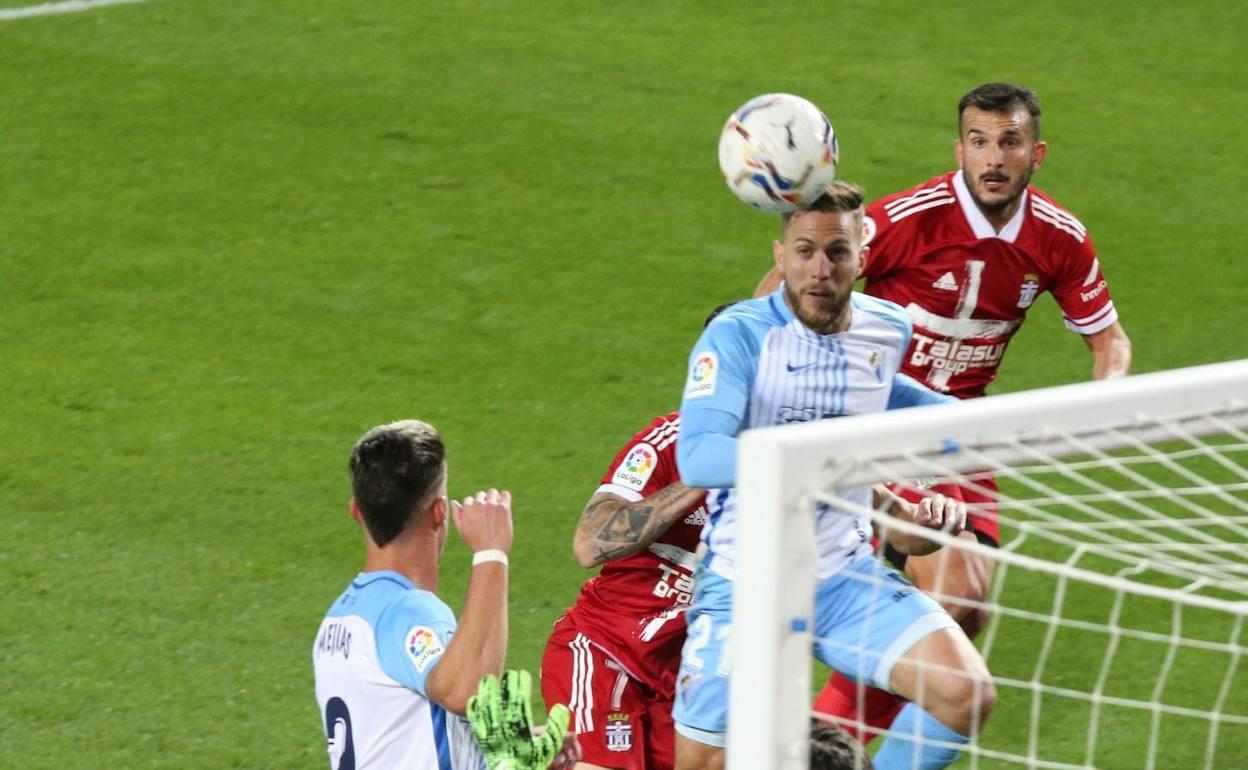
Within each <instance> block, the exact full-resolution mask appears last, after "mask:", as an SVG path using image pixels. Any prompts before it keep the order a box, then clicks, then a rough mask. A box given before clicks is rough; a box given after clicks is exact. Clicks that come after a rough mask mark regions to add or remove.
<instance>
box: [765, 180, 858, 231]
mask: <svg viewBox="0 0 1248 770" xmlns="http://www.w3.org/2000/svg"><path fill="white" fill-rule="evenodd" d="M866 199H867V194H866V193H865V192H864V191H863V189H862V188H861V187H859V186H858V185H856V184H854V183H853V182H842V181H841V180H839V179H838V180H836V181H834V182H832V183H831V184H829V185H828V186H827V189H825V190H824V191H823V195H820V196H819V197H818V198H816V199H815V200H814V201H813V202H812V203H810V204H809V205H806V206H802V207H801V208H799V209H797V210H796V211H786V212H785V213H783V214H781V215H780V233H781V234H783V233H784V232H785V231H786V230H788V229H789V222H791V221H792V220H793V217H795V216H797V215H798V214H800V213H802V212H803V211H822V212H825V213H830V214H835V213H836V212H838V211H850V212H853V213H854V218H855V219H856V220H857V221H858V224H859V225H860V226H861V225H862V217H863V212H862V204H863V202H864V201H866Z"/></svg>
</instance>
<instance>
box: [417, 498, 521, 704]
mask: <svg viewBox="0 0 1248 770" xmlns="http://www.w3.org/2000/svg"><path fill="white" fill-rule="evenodd" d="M452 512H453V515H454V520H455V527H456V528H457V529H458V530H459V535H460V537H462V538H463V539H464V542H465V543H466V544H467V545H468V547H469V548H470V549H471V550H472V551H473V553H482V552H485V551H502V552H503V553H504V554H506V553H507V552H508V551H509V550H511V540H512V523H511V493H510V492H507V491H503V492H499V491H498V490H496V489H491V490H489V491H488V492H478V493H477V494H475V495H473V496H472V497H468V498H465V499H464V501H463V502H462V503H460V502H454V503H452ZM475 561H476V560H475V559H474V562H475ZM506 654H507V565H506V564H505V563H504V562H502V561H499V560H488V561H481V562H480V563H479V564H474V566H473V568H472V576H471V577H470V578H469V580H468V598H467V599H465V600H464V611H463V613H462V615H461V616H460V619H459V627H458V628H457V629H456V631H455V636H454V637H452V638H451V641H450V643H449V644H447V646H446V652H445V653H443V654H442V658H441V659H440V660H439V661H438V664H437V665H436V666H435V667H434V668H433V670H432V671H431V672H430V673H429V678H428V679H427V680H426V682H425V689H426V691H427V692H428V694H429V698H430V699H431V700H433V701H434V702H436V703H438V704H439V705H441V706H442V707H443V708H445V709H446V710H447V711H450V712H452V713H455V714H460V715H463V714H464V713H465V711H466V709H467V708H468V698H470V697H472V695H474V694H475V693H476V691H477V683H478V682H480V681H481V677H483V676H485V675H486V674H494V675H495V676H498V675H499V674H501V673H502V672H503V661H504V658H505V656H506Z"/></svg>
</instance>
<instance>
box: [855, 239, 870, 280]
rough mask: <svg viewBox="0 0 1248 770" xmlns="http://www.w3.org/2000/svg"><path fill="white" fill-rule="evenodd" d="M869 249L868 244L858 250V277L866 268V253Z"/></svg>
mask: <svg viewBox="0 0 1248 770" xmlns="http://www.w3.org/2000/svg"><path fill="white" fill-rule="evenodd" d="M870 251H871V247H870V246H863V247H862V248H860V249H859V250H858V277H859V278H861V277H862V271H863V270H866V269H867V253H868V252H870Z"/></svg>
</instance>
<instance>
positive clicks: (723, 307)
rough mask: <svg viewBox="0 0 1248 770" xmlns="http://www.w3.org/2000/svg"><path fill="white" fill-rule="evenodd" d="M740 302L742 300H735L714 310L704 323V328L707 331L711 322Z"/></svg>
mask: <svg viewBox="0 0 1248 770" xmlns="http://www.w3.org/2000/svg"><path fill="white" fill-rule="evenodd" d="M740 301H741V300H739V299H734V300H733V301H731V302H725V303H724V304H722V305H720V306H719V307H717V308H715V309H714V310H712V311H711V314H710V315H708V316H707V317H706V321H704V322H703V323H702V328H703V329H705V328H706V327H708V326H710V325H711V321H714V320H715V319H716V318H719V314H720V313H722V312H724V311H725V310H727V309H728V308H730V307H732V306H733V305H735V304H737V303H738V302H740Z"/></svg>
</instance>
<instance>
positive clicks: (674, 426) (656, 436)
mask: <svg viewBox="0 0 1248 770" xmlns="http://www.w3.org/2000/svg"><path fill="white" fill-rule="evenodd" d="M679 429H680V422H679V421H677V422H668V421H666V420H664V421H663V424H662V425H659V426H657V427H655V428H654V429H653V430H651V431H650V432H649V433H647V434H646V435H645V436H642V438H641V440H642V441H645V442H648V443H654V442H655V441H661V440H662V437H663V436H666V435H667V434H669V433H674V432H676V431H677V430H679Z"/></svg>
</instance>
